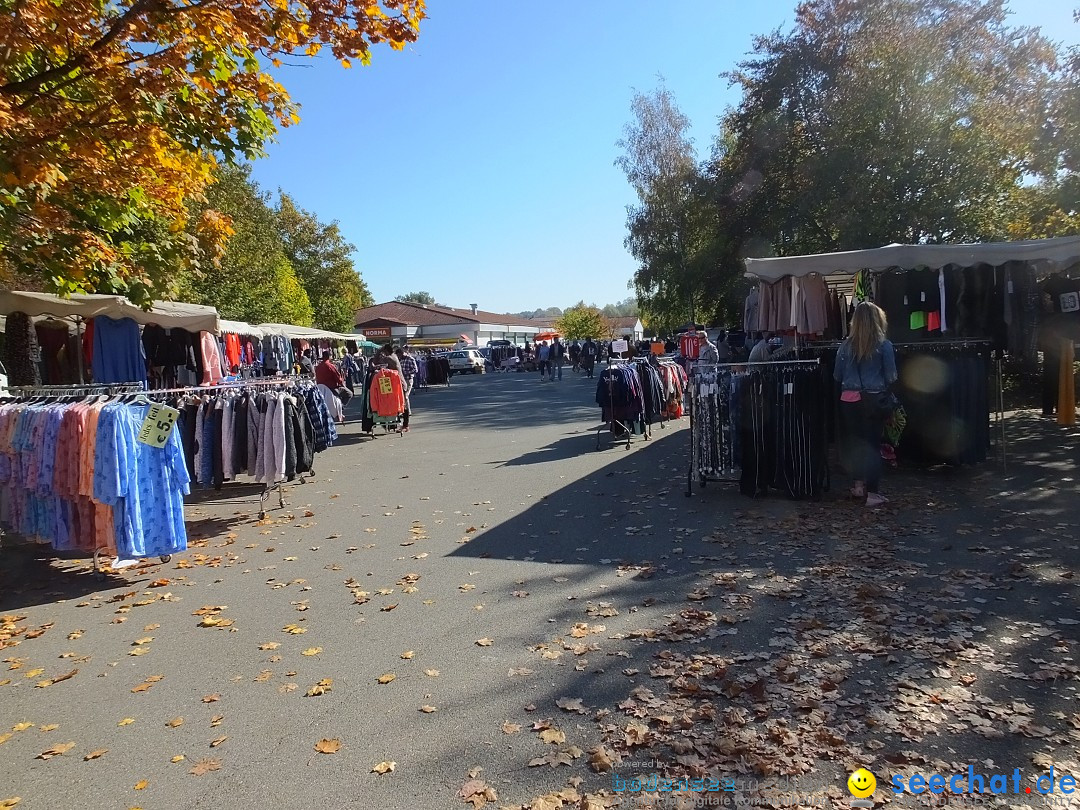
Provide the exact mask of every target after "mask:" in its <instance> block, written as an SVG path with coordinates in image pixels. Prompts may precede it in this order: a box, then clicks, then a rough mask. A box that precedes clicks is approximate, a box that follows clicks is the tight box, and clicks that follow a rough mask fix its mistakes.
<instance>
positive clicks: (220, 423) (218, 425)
mask: <svg viewBox="0 0 1080 810" xmlns="http://www.w3.org/2000/svg"><path fill="white" fill-rule="evenodd" d="M211 414H212V415H213V416H212V418H213V421H214V426H213V438H212V440H211V445H210V449H211V451H212V452H213V456H214V458H213V466H214V489H221V485H222V484H223V483H225V467H224V461H225V458H224V456H223V455H222V446H221V439H222V436H223V433H224V424H225V423H224V418H225V409H224V408H223V407H222V403H221V402H216V403H214V405H213V410H212V411H211Z"/></svg>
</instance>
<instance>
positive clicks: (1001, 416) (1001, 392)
mask: <svg viewBox="0 0 1080 810" xmlns="http://www.w3.org/2000/svg"><path fill="white" fill-rule="evenodd" d="M997 355H998V357H997V384H998V420H999V422H1000V423H1001V469H1002V470H1006V469H1008V466H1007V463H1006V443H1005V385H1004V382H1003V374H1002V371H1001V352H998V353H997Z"/></svg>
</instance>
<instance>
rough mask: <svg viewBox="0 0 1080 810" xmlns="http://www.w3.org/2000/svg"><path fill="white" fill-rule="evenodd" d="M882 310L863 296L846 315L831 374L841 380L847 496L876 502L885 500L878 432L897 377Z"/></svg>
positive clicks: (893, 353) (872, 503)
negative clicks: (850, 481)
mask: <svg viewBox="0 0 1080 810" xmlns="http://www.w3.org/2000/svg"><path fill="white" fill-rule="evenodd" d="M887 330H888V323H887V321H886V319H885V312H884V311H883V310H882V309H881V308H880V307H878V306H877V305H876V304H872V303H870V302H869V301H863V302H862V303H861V304H859V305H858V306H857V307H855V314H854V315H853V316H852V318H851V334H850V335H849V336H848V338H847V340H845V341H844V342H843V343H842V344H840V348H839V350H838V351H837V353H836V365H835V367H834V371H833V376H834V377H835V378H836V380H837V381H838V382H839V383H840V387H841V390H842V393H841V394H840V416H841V420H842V422H843V425H844V429H845V434H846V436H845V440H846V441H845V449H846V461H845V467H846V468H847V470H848V472H849V473H850V474H851V475H852V476H853V477H854V478H855V485H854V486H853V487H852V488H851V495H852V497H855V498H859V499H863V498H865V499H866V505H867V506H880V505H881V504H883V503H885V502H886V501H887V500H888V499H887V498H885V497H883V496H882V495H881V494H880V493H879V492H878V489H879V486H880V483H881V431H882V428H883V427H884V425H885V418H886V416H887V414H888V411H889V410H890V405H889V402H890V401H891V395H890V394H889V386H891V385H892V384H893V383H894V382H896V354H895V352H894V351H893V345H892V343H890V342H889V340H888V339H887V338H886V337H885V335H886V333H887Z"/></svg>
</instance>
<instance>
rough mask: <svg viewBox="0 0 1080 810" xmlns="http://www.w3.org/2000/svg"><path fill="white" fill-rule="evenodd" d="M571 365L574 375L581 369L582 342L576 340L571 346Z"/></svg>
mask: <svg viewBox="0 0 1080 810" xmlns="http://www.w3.org/2000/svg"><path fill="white" fill-rule="evenodd" d="M570 363H571V365H572V366H573V369H574V373H575V374H576V373H577V370H578V369H579V368H581V341H580V340H575V341H574V342H573V343H571V344H570Z"/></svg>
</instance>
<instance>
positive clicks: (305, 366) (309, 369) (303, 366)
mask: <svg viewBox="0 0 1080 810" xmlns="http://www.w3.org/2000/svg"><path fill="white" fill-rule="evenodd" d="M299 363H300V373H301V374H303V375H305V376H307V377H310V376H311V375H313V374H314V373H315V364H314V363H313V362H312V360H311V349H304V351H302V352H301V353H300V361H299Z"/></svg>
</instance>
